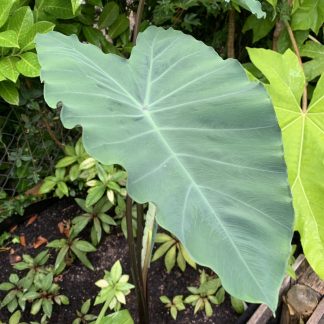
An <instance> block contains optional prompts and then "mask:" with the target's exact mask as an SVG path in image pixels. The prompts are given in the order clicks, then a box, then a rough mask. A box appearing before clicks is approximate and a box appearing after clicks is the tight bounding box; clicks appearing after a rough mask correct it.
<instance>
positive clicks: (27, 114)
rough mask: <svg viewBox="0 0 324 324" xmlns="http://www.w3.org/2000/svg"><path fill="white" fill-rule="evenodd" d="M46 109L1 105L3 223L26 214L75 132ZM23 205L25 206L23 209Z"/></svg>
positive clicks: (0, 206) (0, 207) (0, 215)
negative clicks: (34, 192)
mask: <svg viewBox="0 0 324 324" xmlns="http://www.w3.org/2000/svg"><path fill="white" fill-rule="evenodd" d="M58 113H59V112H58V111H55V110H53V111H52V110H50V109H48V108H46V106H45V105H42V106H41V105H39V103H37V104H35V105H31V106H29V107H26V106H21V107H12V106H9V105H6V104H0V222H1V220H3V219H4V218H6V217H8V216H10V215H11V214H12V213H13V212H18V213H19V212H20V211H23V208H21V207H23V205H24V204H25V203H26V200H30V198H31V195H26V192H27V193H32V188H33V187H35V186H37V184H39V183H40V181H41V179H43V178H44V177H46V176H48V175H49V174H51V173H52V172H53V170H54V166H55V163H56V161H57V160H58V158H59V157H60V156H61V155H63V144H62V143H66V142H70V141H71V132H67V131H66V130H64V129H63V127H62V125H61V123H60V120H59V117H58ZM21 205H22V206H21Z"/></svg>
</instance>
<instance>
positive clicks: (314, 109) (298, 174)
mask: <svg viewBox="0 0 324 324" xmlns="http://www.w3.org/2000/svg"><path fill="white" fill-rule="evenodd" d="M249 55H250V58H251V60H252V62H253V63H254V64H255V65H256V67H257V68H258V69H259V70H260V71H261V72H262V73H263V74H264V75H265V76H266V78H267V79H268V81H269V84H268V85H267V89H268V92H269V94H270V95H271V98H272V101H273V103H274V106H275V110H276V113H277V117H278V120H279V125H280V127H281V130H282V135H283V142H284V151H285V159H286V162H287V167H288V178H289V182H290V185H291V190H292V194H293V203H294V207H295V211H296V222H295V228H296V230H297V231H299V233H300V235H301V241H302V245H303V250H304V253H305V255H306V258H307V260H308V261H309V263H310V265H311V266H312V268H313V269H314V270H315V271H316V272H317V274H318V275H319V276H320V277H321V278H324V262H323V260H324V218H323V209H324V200H323V199H322V197H323V195H324V179H323V176H322V174H323V172H322V170H323V160H324V145H323V141H324V119H323V116H324V95H323V94H324V75H322V77H321V78H320V80H319V81H318V83H317V86H316V89H315V91H314V94H313V97H312V100H311V102H310V105H309V108H308V110H307V113H303V112H302V110H301V107H300V99H301V97H302V93H303V88H304V85H305V77H304V74H303V71H302V69H301V67H300V65H299V63H298V59H297V57H296V55H295V54H294V53H293V52H292V51H290V50H287V51H286V52H285V53H284V54H283V55H281V54H278V53H276V52H273V51H271V50H265V49H255V48H254V49H249ZM315 152H316V154H315Z"/></svg>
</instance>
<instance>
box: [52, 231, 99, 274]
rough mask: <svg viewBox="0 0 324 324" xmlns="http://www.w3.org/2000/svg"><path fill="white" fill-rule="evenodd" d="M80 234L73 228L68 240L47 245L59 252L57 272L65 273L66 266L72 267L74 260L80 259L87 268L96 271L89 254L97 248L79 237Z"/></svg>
mask: <svg viewBox="0 0 324 324" xmlns="http://www.w3.org/2000/svg"><path fill="white" fill-rule="evenodd" d="M77 235H78V232H77V231H76V230H75V228H74V227H73V226H72V227H71V229H70V232H69V233H68V236H67V238H65V239H58V240H54V241H52V242H49V243H48V244H47V247H49V248H53V249H56V250H59V253H58V254H57V257H56V261H55V271H56V272H57V273H59V272H60V271H63V269H64V268H65V266H66V265H71V264H72V262H73V260H74V258H75V257H76V258H78V259H79V260H80V261H81V262H82V263H83V264H84V265H85V266H86V267H87V268H89V269H91V270H94V269H93V266H92V264H91V262H90V260H89V259H88V258H87V253H88V252H94V251H96V248H95V247H94V246H93V245H92V244H90V243H89V242H87V241H84V240H81V239H80V238H78V237H77Z"/></svg>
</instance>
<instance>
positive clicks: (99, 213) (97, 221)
mask: <svg viewBox="0 0 324 324" xmlns="http://www.w3.org/2000/svg"><path fill="white" fill-rule="evenodd" d="M75 201H76V203H77V204H78V205H79V206H80V207H81V208H82V209H83V210H84V211H85V213H84V214H82V215H80V216H77V217H74V218H73V220H72V224H73V226H74V228H75V231H76V232H78V233H80V232H81V231H82V230H83V229H84V228H85V227H86V226H87V225H88V224H89V223H92V227H91V242H92V244H93V245H94V246H96V245H98V244H99V243H100V241H101V238H102V231H104V232H105V233H107V234H108V233H110V226H111V225H114V226H115V225H117V224H116V222H115V221H114V220H113V218H112V217H111V216H109V215H107V214H106V212H107V211H108V210H109V209H110V208H111V207H112V203H111V202H110V201H109V200H108V199H107V198H106V196H104V197H103V198H101V199H100V200H99V201H98V202H97V203H96V204H95V205H94V206H90V207H87V206H86V201H85V200H84V199H79V198H76V199H75Z"/></svg>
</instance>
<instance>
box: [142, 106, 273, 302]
mask: <svg viewBox="0 0 324 324" xmlns="http://www.w3.org/2000/svg"><path fill="white" fill-rule="evenodd" d="M145 115H146V118H147V120H148V122H149V124H150V125H151V126H152V128H153V129H154V131H155V133H156V134H157V135H158V137H159V138H160V140H161V142H162V143H163V144H164V146H165V148H166V149H167V151H169V152H170V155H171V156H172V157H173V159H174V160H175V161H176V162H177V163H178V165H179V166H180V168H181V169H182V170H183V172H184V174H185V175H186V176H187V178H188V179H189V182H191V185H192V186H194V187H195V189H196V190H197V192H198V193H199V195H200V196H201V198H202V200H203V201H204V202H205V204H206V205H207V207H208V209H210V210H211V212H212V213H213V214H214V215H215V219H216V221H217V222H218V224H219V225H220V227H221V229H222V231H223V232H224V233H225V235H226V236H227V238H228V240H229V241H230V242H231V245H232V247H233V249H234V251H235V253H236V254H237V255H238V257H239V259H240V260H241V261H242V264H243V265H244V266H245V268H246V270H247V272H248V273H249V274H250V276H251V278H252V279H253V281H254V282H255V284H256V285H257V287H258V288H259V289H260V292H261V293H262V295H263V296H264V298H265V300H268V298H267V296H266V295H265V294H264V292H263V289H262V287H261V286H260V284H259V282H258V280H257V279H256V278H255V276H254V275H253V272H252V271H251V269H250V267H249V266H248V264H247V263H246V262H245V260H244V258H243V257H242V255H241V253H240V252H239V250H238V248H237V246H236V244H235V243H234V241H233V239H232V237H231V236H230V235H229V233H228V232H227V230H226V228H225V226H224V224H223V223H222V222H221V220H220V219H219V217H217V215H216V213H215V211H214V209H213V208H212V206H211V205H210V203H209V201H208V200H207V198H206V197H205V195H204V194H203V192H202V191H201V189H200V186H199V185H198V184H197V183H196V181H195V180H194V178H193V177H192V175H191V174H190V173H189V171H188V170H187V169H186V167H185V166H184V165H183V164H182V162H181V161H180V160H179V158H178V156H177V154H176V153H175V152H174V151H173V149H172V148H171V146H170V145H169V143H168V142H167V141H166V139H165V138H164V137H163V135H162V134H161V132H160V130H159V128H158V126H157V125H156V123H155V121H154V120H153V118H152V117H151V115H150V113H149V112H147V113H146V114H145Z"/></svg>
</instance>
